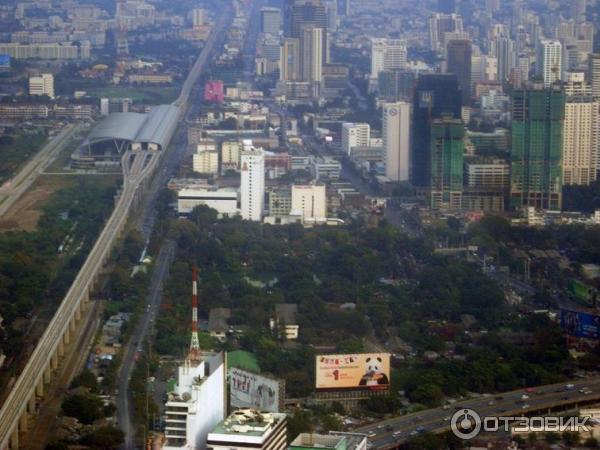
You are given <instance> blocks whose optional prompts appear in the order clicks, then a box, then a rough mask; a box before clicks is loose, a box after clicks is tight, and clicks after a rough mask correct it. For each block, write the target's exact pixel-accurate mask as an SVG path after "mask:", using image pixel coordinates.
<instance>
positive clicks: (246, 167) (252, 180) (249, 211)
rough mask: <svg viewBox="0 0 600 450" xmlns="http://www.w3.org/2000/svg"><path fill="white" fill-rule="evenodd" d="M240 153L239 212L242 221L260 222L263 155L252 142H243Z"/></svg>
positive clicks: (263, 173)
mask: <svg viewBox="0 0 600 450" xmlns="http://www.w3.org/2000/svg"><path fill="white" fill-rule="evenodd" d="M242 145H243V149H242V153H241V163H240V164H241V170H242V179H241V185H240V190H241V211H242V219H244V220H252V221H257V222H260V221H261V220H262V216H263V210H264V202H265V153H264V151H263V149H262V148H255V147H254V146H253V145H252V141H248V140H245V141H244V142H243V144H242Z"/></svg>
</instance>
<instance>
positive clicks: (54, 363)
mask: <svg viewBox="0 0 600 450" xmlns="http://www.w3.org/2000/svg"><path fill="white" fill-rule="evenodd" d="M58 347H59V348H60V347H61V345H60V344H59V346H58ZM58 353H59V351H58V350H57V351H56V352H55V353H54V355H52V358H51V359H50V369H52V370H56V369H57V368H58Z"/></svg>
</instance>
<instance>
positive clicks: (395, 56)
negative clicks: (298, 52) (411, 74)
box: [371, 38, 408, 79]
mask: <svg viewBox="0 0 600 450" xmlns="http://www.w3.org/2000/svg"><path fill="white" fill-rule="evenodd" d="M407 61H408V53H407V49H406V41H404V40H401V39H385V38H373V39H371V78H372V79H377V77H378V76H379V74H380V73H381V72H383V71H384V70H393V69H403V68H405V67H406V64H407Z"/></svg>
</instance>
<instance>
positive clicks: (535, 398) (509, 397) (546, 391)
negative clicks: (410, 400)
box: [354, 376, 600, 449]
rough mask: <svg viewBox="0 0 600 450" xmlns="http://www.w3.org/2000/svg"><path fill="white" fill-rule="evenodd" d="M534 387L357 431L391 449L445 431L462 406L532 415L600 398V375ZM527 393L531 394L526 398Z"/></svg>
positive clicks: (496, 413)
mask: <svg viewBox="0 0 600 450" xmlns="http://www.w3.org/2000/svg"><path fill="white" fill-rule="evenodd" d="M568 383H571V384H573V388H572V389H567V387H566V386H567V384H568ZM583 388H589V391H591V392H590V393H588V394H584V393H581V392H579V390H580V389H583ZM533 390H534V392H528V391H527V390H526V389H519V390H516V391H511V392H505V393H502V394H495V395H489V396H480V397H477V398H473V399H470V400H464V401H461V402H457V403H455V404H453V405H448V406H445V407H443V408H435V409H428V410H424V411H420V412H417V413H414V414H407V415H404V416H398V417H394V418H391V419H387V420H383V421H381V422H375V423H373V424H370V425H367V426H363V427H360V428H357V429H356V430H354V431H358V432H362V433H366V434H368V435H369V436H370V437H369V441H370V442H371V444H372V446H373V447H374V448H377V449H389V448H394V447H396V446H397V445H398V444H400V443H402V442H404V441H405V440H407V439H409V438H411V437H412V436H415V435H417V434H419V433H420V432H433V433H441V432H445V431H449V430H450V418H451V417H452V415H453V414H454V413H455V412H456V411H458V410H460V409H465V408H469V409H472V410H474V411H476V412H477V413H478V414H479V415H480V416H481V417H486V416H487V417H489V416H502V417H519V416H522V415H531V413H535V412H537V411H542V412H544V414H545V413H546V412H547V410H548V408H560V407H564V409H569V408H567V406H570V405H574V404H575V403H577V402H592V401H599V400H600V376H596V377H593V378H587V379H578V380H575V381H570V382H565V383H559V384H552V385H545V386H539V387H535V388H533ZM523 395H526V396H527V397H528V398H526V399H523V398H522V396H523Z"/></svg>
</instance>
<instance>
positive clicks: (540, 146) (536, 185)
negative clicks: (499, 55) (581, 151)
mask: <svg viewBox="0 0 600 450" xmlns="http://www.w3.org/2000/svg"><path fill="white" fill-rule="evenodd" d="M564 119H565V94H564V92H563V91H562V90H561V88H560V87H559V86H557V85H554V86H551V87H547V88H546V87H544V85H543V84H542V83H535V84H530V85H529V86H528V87H526V88H525V89H517V90H515V91H513V96H512V152H511V180H510V199H511V206H512V207H513V208H518V207H526V206H533V207H535V208H539V209H550V210H560V209H561V207H562V151H563V126H564Z"/></svg>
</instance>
